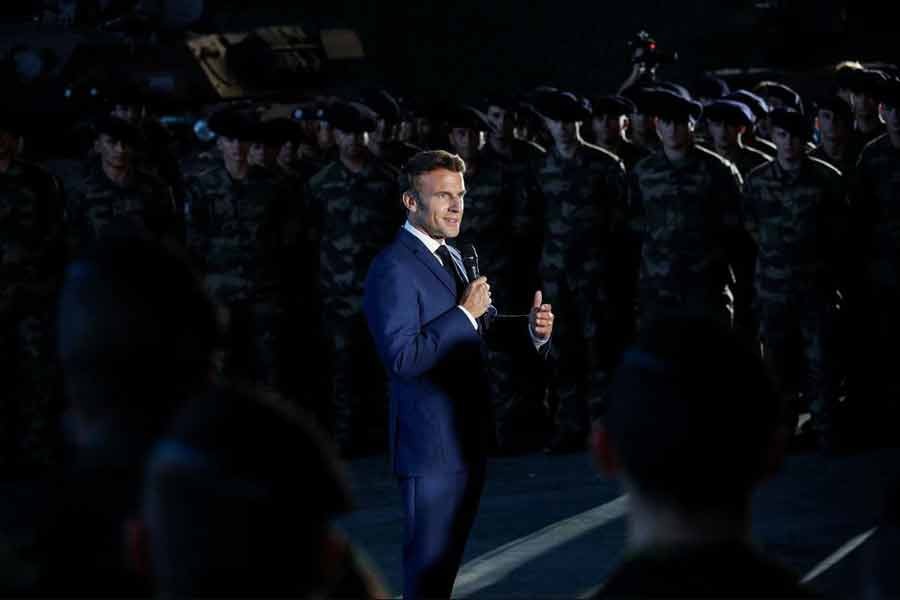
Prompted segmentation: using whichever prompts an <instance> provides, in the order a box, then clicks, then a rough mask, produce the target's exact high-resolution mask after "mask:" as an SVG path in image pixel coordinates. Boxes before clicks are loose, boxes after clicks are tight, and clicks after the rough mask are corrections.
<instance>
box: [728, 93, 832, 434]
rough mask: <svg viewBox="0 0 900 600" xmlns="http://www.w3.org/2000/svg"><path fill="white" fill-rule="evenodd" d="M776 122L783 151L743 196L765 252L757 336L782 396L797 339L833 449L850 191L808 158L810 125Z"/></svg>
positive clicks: (821, 430)
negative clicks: (837, 326)
mask: <svg viewBox="0 0 900 600" xmlns="http://www.w3.org/2000/svg"><path fill="white" fill-rule="evenodd" d="M771 118H772V121H771V123H772V135H773V139H774V141H775V144H776V146H777V147H778V154H777V156H776V159H775V160H773V161H772V162H770V163H767V164H765V165H762V166H760V167H757V168H756V169H754V170H753V171H751V172H750V174H749V175H748V176H747V183H746V186H745V195H744V218H745V225H746V227H747V230H748V231H749V232H750V234H751V235H752V236H753V238H754V240H756V242H757V244H758V247H759V251H758V254H757V256H758V258H757V265H756V285H755V287H756V293H757V302H758V307H759V308H758V310H759V315H760V330H759V335H760V339H761V341H762V346H763V352H764V354H765V357H766V359H767V361H768V362H769V363H770V365H771V366H772V368H773V372H774V374H775V376H776V379H777V381H778V383H779V385H780V386H781V388H782V391H783V392H786V389H787V386H786V377H787V375H788V371H789V369H788V366H789V365H790V364H791V362H792V361H791V360H790V355H789V343H790V342H791V341H792V339H796V338H797V337H799V341H800V345H801V347H802V352H803V356H804V359H805V361H804V362H805V367H806V375H807V377H806V385H804V386H802V388H803V390H804V392H805V393H806V399H807V400H808V402H809V409H810V411H811V413H812V420H811V423H812V428H813V429H812V430H813V431H815V432H816V433H817V434H818V436H819V442H820V443H821V444H822V445H823V447H824V448H826V449H827V448H828V447H829V446H831V445H832V444H833V443H834V441H835V439H834V438H833V432H834V423H833V416H834V415H833V412H834V406H835V403H836V400H837V398H836V385H835V381H834V367H835V365H834V362H833V357H834V347H833V341H834V337H833V318H834V315H833V305H834V298H835V293H836V290H837V287H838V284H839V273H838V265H839V263H838V253H839V251H841V249H842V246H843V238H844V235H845V233H844V232H845V230H846V221H847V208H848V207H847V204H846V194H845V190H844V185H843V181H842V178H841V174H840V172H839V171H838V170H837V169H835V168H834V167H832V166H831V165H829V164H827V163H825V162H823V161H820V160H817V159H815V158H809V157H808V156H806V152H805V142H806V141H807V140H808V139H809V137H810V136H811V134H812V127H811V124H810V122H809V120H808V119H807V118H806V117H805V116H804V115H802V114H801V113H799V112H797V111H792V110H787V109H775V110H774V111H772V115H771ZM793 404H794V405H796V403H793ZM797 408H798V407H796V406H793V407H792V409H793V410H791V411H789V414H788V417H789V421H788V425H789V426H790V427H791V428H793V427H795V426H796V423H797V420H796V415H797Z"/></svg>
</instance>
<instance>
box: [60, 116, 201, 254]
mask: <svg viewBox="0 0 900 600" xmlns="http://www.w3.org/2000/svg"><path fill="white" fill-rule="evenodd" d="M96 133H97V138H96V142H95V149H96V151H97V153H98V155H99V157H98V158H99V160H98V161H97V162H96V163H94V164H93V165H92V166H91V167H90V169H89V171H88V174H87V176H86V177H85V179H84V182H83V183H82V185H81V190H80V192H79V193H77V194H74V195H72V196H71V197H69V198H68V207H67V218H68V221H69V234H70V240H69V242H70V247H71V250H72V251H73V252H74V253H77V252H80V251H82V250H84V249H85V248H86V247H88V246H91V245H93V244H95V243H97V242H98V241H99V240H100V239H101V238H103V237H106V236H126V237H127V236H150V237H155V238H159V239H164V240H178V241H181V240H183V239H184V230H183V220H182V218H181V215H180V214H178V213H177V212H176V208H175V200H174V198H173V196H172V191H171V189H170V188H169V187H168V186H167V185H166V184H165V183H164V182H163V181H162V180H160V179H158V178H156V177H154V176H153V175H150V174H148V173H145V172H143V171H141V170H139V169H138V168H137V166H136V165H135V164H134V148H135V146H136V145H137V143H138V133H137V130H136V129H135V128H134V127H132V126H131V125H129V124H128V123H126V122H125V121H123V120H121V119H118V118H116V117H101V118H100V119H98V120H97V122H96Z"/></svg>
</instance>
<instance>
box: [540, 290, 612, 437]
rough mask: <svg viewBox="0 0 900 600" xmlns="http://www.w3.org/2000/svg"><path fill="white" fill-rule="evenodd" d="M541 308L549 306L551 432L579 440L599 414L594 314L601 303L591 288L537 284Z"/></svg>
mask: <svg viewBox="0 0 900 600" xmlns="http://www.w3.org/2000/svg"><path fill="white" fill-rule="evenodd" d="M543 291H544V298H545V302H550V303H552V304H553V313H554V315H555V316H556V319H555V320H554V325H553V347H552V350H551V356H552V358H553V360H552V366H551V373H550V404H551V410H552V411H553V415H554V418H555V424H556V427H557V430H558V431H559V432H560V433H562V434H564V435H570V434H571V435H580V434H583V433H585V432H586V431H587V430H588V427H589V425H590V416H591V415H596V414H600V413H602V404H603V401H604V400H603V399H604V394H605V392H606V387H607V385H608V377H609V372H608V365H605V364H604V361H603V360H602V358H603V355H604V353H603V351H602V347H601V346H600V343H599V338H600V337H602V336H600V335H599V328H598V318H597V317H598V313H600V312H601V311H602V306H603V305H604V303H603V302H601V301H599V300H598V296H599V294H598V293H597V290H596V288H591V287H589V286H585V287H584V288H578V289H575V288H573V286H570V285H569V283H568V282H567V281H565V280H559V279H551V280H545V281H544V282H543Z"/></svg>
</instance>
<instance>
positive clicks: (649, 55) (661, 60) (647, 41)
mask: <svg viewBox="0 0 900 600" xmlns="http://www.w3.org/2000/svg"><path fill="white" fill-rule="evenodd" d="M628 47H629V48H631V62H632V64H635V63H644V64H645V65H646V66H647V68H649V69H652V68H654V67H656V66H657V65H661V64H667V63H673V62H675V61H676V60H678V53H677V52H674V51H664V50H660V49H659V48H658V46H657V43H656V40H654V39H653V38H652V37H650V34H649V33H647V32H646V31H640V32H638V33H637V35H635V37H634V38H633V39H631V40H629V41H628Z"/></svg>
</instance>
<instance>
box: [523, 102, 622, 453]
mask: <svg viewBox="0 0 900 600" xmlns="http://www.w3.org/2000/svg"><path fill="white" fill-rule="evenodd" d="M534 108H535V110H536V111H537V112H538V113H539V114H541V115H542V116H543V119H544V124H545V126H546V127H547V129H548V130H549V133H550V135H551V136H552V137H553V139H554V146H553V147H552V148H551V149H550V150H549V151H548V152H547V155H546V157H545V158H544V160H543V161H541V163H540V164H539V167H538V170H537V173H536V177H537V181H538V185H539V186H540V190H541V193H542V200H543V207H544V232H543V251H542V255H541V261H540V278H541V289H542V290H543V292H544V297H546V298H548V299H551V300H552V302H553V306H554V308H555V310H556V314H558V315H560V320H559V322H558V324H559V325H558V326H557V328H556V331H555V340H556V342H555V344H554V348H553V349H552V352H553V353H554V358H555V361H554V362H555V368H556V373H555V374H554V378H553V382H552V384H551V386H552V389H553V390H554V393H555V397H556V401H557V402H558V405H557V410H556V414H555V417H556V421H557V423H556V425H557V431H556V435H555V436H554V439H553V440H551V441H550V443H549V445H548V446H547V448H546V449H545V450H546V451H548V452H553V453H556V452H572V451H579V450H583V449H584V444H585V437H584V436H585V433H586V431H587V427H588V424H589V410H590V411H591V412H592V413H594V414H599V413H600V412H602V397H603V394H604V392H605V388H606V385H607V372H608V369H609V368H610V367H611V363H612V360H613V356H612V353H613V350H614V348H612V346H614V345H615V342H614V340H612V339H611V338H612V337H613V336H612V335H610V333H609V332H610V331H611V327H610V324H611V323H614V322H616V321H617V320H618V319H620V318H627V317H628V316H627V315H614V314H613V311H612V308H613V306H614V302H613V296H614V293H615V289H614V282H613V281H611V269H610V262H611V261H612V260H613V258H614V251H615V248H614V246H615V242H616V241H617V239H618V238H617V236H618V235H619V231H620V230H621V229H622V228H623V226H624V208H625V202H624V200H625V197H624V175H625V168H624V166H623V165H622V161H621V160H619V159H618V158H617V157H616V156H615V155H614V154H612V153H610V152H607V151H606V150H603V149H601V148H597V147H596V146H591V145H590V144H587V143H585V142H584V141H583V140H582V139H581V135H580V132H579V127H580V123H581V122H583V121H587V120H589V119H590V118H591V113H590V110H588V109H587V107H586V106H585V105H584V104H583V103H582V102H580V101H579V100H578V99H577V98H576V97H575V96H574V95H572V94H569V93H564V92H560V91H546V92H543V93H541V94H540V95H538V96H537V97H536V98H535V100H534ZM601 344H602V345H601Z"/></svg>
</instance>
